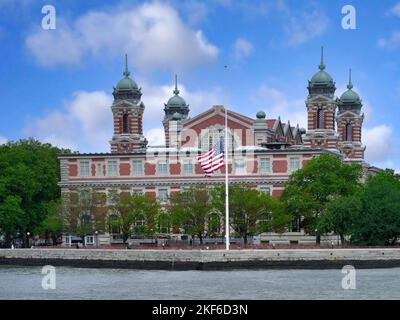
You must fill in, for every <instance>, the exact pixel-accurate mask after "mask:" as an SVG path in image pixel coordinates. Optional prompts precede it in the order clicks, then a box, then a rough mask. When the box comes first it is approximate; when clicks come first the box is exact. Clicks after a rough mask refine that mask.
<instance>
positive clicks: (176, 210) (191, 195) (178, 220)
mask: <svg viewBox="0 0 400 320" xmlns="http://www.w3.org/2000/svg"><path fill="white" fill-rule="evenodd" d="M211 197H212V195H211V192H210V190H209V189H207V188H192V189H189V190H185V191H183V192H178V193H176V194H174V195H173V196H172V197H171V206H170V208H169V213H170V216H171V219H172V224H173V226H174V228H175V229H179V228H180V229H183V231H184V233H186V234H189V235H192V236H195V235H196V236H198V237H199V239H200V243H202V242H203V237H204V236H205V235H206V232H207V223H208V221H209V220H210V219H209V218H210V217H215V214H216V213H215V212H213V206H212V198H211Z"/></svg>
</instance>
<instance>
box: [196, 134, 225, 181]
mask: <svg viewBox="0 0 400 320" xmlns="http://www.w3.org/2000/svg"><path fill="white" fill-rule="evenodd" d="M196 159H197V161H199V162H200V165H201V168H202V169H203V171H204V173H205V175H206V177H210V176H212V175H213V174H214V172H215V171H217V170H218V169H220V168H222V167H223V166H224V165H225V162H224V141H223V139H222V138H221V139H220V140H219V141H218V142H217V143H216V144H215V145H214V146H213V147H212V148H211V149H210V150H208V151H207V152H206V153H204V154H202V155H200V156H198V157H196Z"/></svg>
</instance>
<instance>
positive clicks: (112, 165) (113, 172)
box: [107, 160, 118, 177]
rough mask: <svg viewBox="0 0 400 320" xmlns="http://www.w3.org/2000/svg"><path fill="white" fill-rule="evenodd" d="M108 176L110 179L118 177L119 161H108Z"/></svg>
mask: <svg viewBox="0 0 400 320" xmlns="http://www.w3.org/2000/svg"><path fill="white" fill-rule="evenodd" d="M107 175H108V176H110V177H117V176H118V161H117V160H110V161H107Z"/></svg>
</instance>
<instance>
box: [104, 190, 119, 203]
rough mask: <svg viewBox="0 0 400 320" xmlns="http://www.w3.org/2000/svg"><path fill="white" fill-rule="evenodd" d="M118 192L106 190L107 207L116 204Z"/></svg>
mask: <svg viewBox="0 0 400 320" xmlns="http://www.w3.org/2000/svg"><path fill="white" fill-rule="evenodd" d="M118 195H119V193H118V190H108V192H107V205H109V206H113V205H115V204H116V202H117V198H118Z"/></svg>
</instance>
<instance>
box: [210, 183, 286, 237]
mask: <svg viewBox="0 0 400 320" xmlns="http://www.w3.org/2000/svg"><path fill="white" fill-rule="evenodd" d="M213 198H214V206H215V208H216V209H217V210H219V211H220V212H221V213H224V212H225V187H217V188H215V191H214V197H213ZM229 212H230V217H229V218H230V222H229V223H230V226H231V228H233V230H234V231H235V232H236V234H237V235H238V236H239V237H242V238H243V239H244V242H245V243H247V238H248V237H249V236H251V235H255V234H259V233H261V232H266V231H272V230H280V229H281V227H282V223H286V219H285V218H284V217H283V215H282V211H281V210H280V208H279V204H278V202H277V200H275V199H273V198H272V197H271V196H270V195H268V194H265V193H262V192H260V191H259V190H257V189H254V188H248V187H246V186H242V185H232V186H229Z"/></svg>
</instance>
